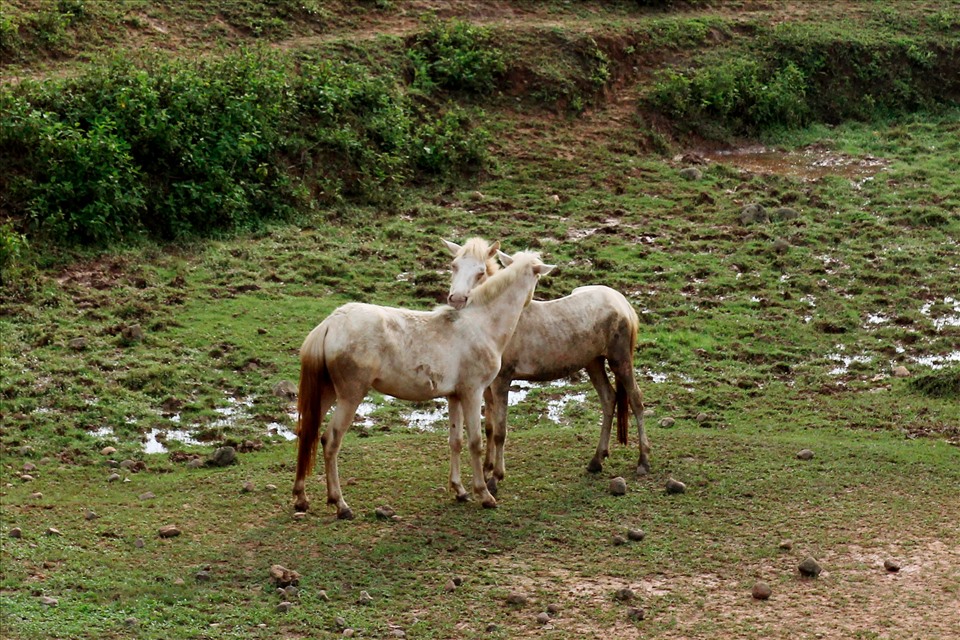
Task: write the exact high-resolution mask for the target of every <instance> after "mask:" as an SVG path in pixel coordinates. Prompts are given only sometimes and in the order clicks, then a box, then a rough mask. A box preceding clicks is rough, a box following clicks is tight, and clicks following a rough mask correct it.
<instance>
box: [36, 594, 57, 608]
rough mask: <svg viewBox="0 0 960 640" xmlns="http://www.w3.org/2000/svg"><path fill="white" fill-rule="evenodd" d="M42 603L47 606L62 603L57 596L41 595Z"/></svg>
mask: <svg viewBox="0 0 960 640" xmlns="http://www.w3.org/2000/svg"><path fill="white" fill-rule="evenodd" d="M40 604H42V605H45V606H47V607H55V606H57V605H58V604H60V601H59V600H57V599H56V598H51V597H50V596H40Z"/></svg>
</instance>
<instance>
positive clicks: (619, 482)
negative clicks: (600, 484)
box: [610, 476, 627, 496]
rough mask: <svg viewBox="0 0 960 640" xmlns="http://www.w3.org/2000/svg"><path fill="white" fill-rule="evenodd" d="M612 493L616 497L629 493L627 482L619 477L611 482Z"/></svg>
mask: <svg viewBox="0 0 960 640" xmlns="http://www.w3.org/2000/svg"><path fill="white" fill-rule="evenodd" d="M610 493H612V494H613V495H615V496H622V495H625V494H626V493H627V481H626V480H624V479H623V478H621V477H620V476H617V477H616V478H613V479H611V480H610Z"/></svg>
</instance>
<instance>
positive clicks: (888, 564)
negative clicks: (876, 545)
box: [883, 559, 900, 573]
mask: <svg viewBox="0 0 960 640" xmlns="http://www.w3.org/2000/svg"><path fill="white" fill-rule="evenodd" d="M883 568H884V569H886V570H887V571H889V572H890V573H896V572H897V571H900V563H899V562H897V561H896V560H889V559H888V560H884V561H883Z"/></svg>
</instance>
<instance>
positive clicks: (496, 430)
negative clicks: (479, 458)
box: [483, 376, 512, 496]
mask: <svg viewBox="0 0 960 640" xmlns="http://www.w3.org/2000/svg"><path fill="white" fill-rule="evenodd" d="M510 382H512V381H511V380H510V378H508V377H500V376H498V377H497V378H496V379H494V381H493V382H492V383H491V384H490V386H489V387H487V389H486V390H484V392H483V398H484V400H485V402H486V409H487V411H486V413H487V415H486V424H485V429H486V432H487V453H486V457H485V459H484V462H483V475H484V478H485V479H486V483H487V490H488V491H489V492H490V493H491V494H492V495H494V496H496V495H497V483H498V482H499V481H501V480H503V478H504V476H506V473H507V467H506V463H505V462H504V458H503V446H504V444H505V443H506V441H507V404H508V402H507V401H508V399H509V395H510Z"/></svg>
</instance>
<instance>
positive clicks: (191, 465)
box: [187, 458, 203, 469]
mask: <svg viewBox="0 0 960 640" xmlns="http://www.w3.org/2000/svg"><path fill="white" fill-rule="evenodd" d="M202 466H203V460H201V459H200V458H193V459H191V460H190V462H188V463H187V469H199V468H200V467H202Z"/></svg>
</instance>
